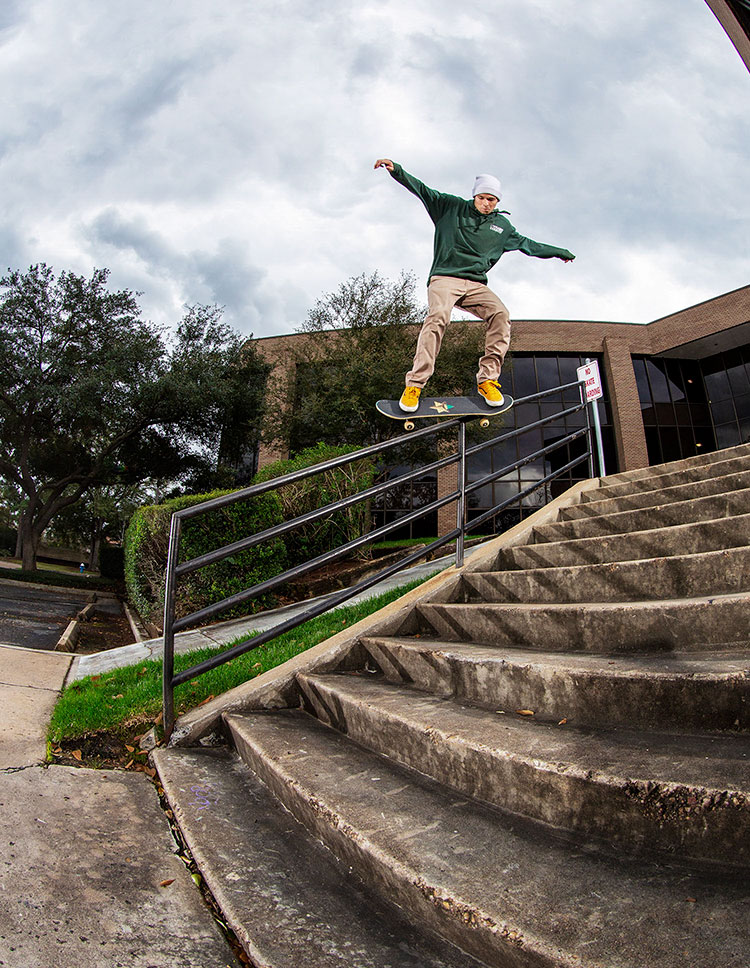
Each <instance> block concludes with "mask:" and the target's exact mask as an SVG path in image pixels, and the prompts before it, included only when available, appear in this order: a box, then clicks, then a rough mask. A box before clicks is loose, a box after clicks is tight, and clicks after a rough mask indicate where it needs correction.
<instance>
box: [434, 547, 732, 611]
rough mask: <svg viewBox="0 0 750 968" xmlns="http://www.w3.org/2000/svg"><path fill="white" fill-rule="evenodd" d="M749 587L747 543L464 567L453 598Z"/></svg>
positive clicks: (633, 596) (609, 596) (612, 596)
mask: <svg viewBox="0 0 750 968" xmlns="http://www.w3.org/2000/svg"><path fill="white" fill-rule="evenodd" d="M740 591H750V547H748V546H744V547H741V548H730V549H725V550H722V551H707V552H704V553H702V554H696V555H675V556H674V557H672V558H646V559H640V560H636V561H623V562H607V563H605V564H598V565H568V566H565V567H561V568H529V569H526V570H524V571H491V572H464V573H463V575H462V576H461V581H460V582H458V583H456V586H455V590H454V592H453V596H454V597H453V599H452V600H453V601H459V602H460V601H464V602H478V601H485V602H505V603H508V604H510V603H514V602H528V603H531V602H537V603H539V602H628V601H633V600H639V601H644V600H647V599H665V598H688V597H691V596H694V595H701V596H705V595H709V594H718V595H721V594H730V593H732V592H740Z"/></svg>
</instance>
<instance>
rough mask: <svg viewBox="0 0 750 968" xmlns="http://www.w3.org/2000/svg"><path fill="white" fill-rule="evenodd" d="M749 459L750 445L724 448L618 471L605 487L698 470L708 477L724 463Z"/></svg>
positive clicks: (608, 478)
mask: <svg viewBox="0 0 750 968" xmlns="http://www.w3.org/2000/svg"><path fill="white" fill-rule="evenodd" d="M743 457H750V444H737V445H736V446H735V447H725V448H723V449H722V450H716V451H710V452H709V453H707V454H696V455H695V456H694V457H684V458H682V459H681V460H674V461H669V462H667V463H665V464H654V465H651V466H650V467H637V468H635V469H634V470H630V471H620V472H619V473H617V474H610V475H608V476H607V477H605V478H604V480H605V481H606V483H607V485H610V484H622V483H627V482H630V481H639V480H642V479H644V478H655V477H663V476H664V475H666V474H679V473H683V472H687V473H692V472H693V471H694V470H698V472H699V473H700V474H704V475H706V476H710V475H711V474H713V473H721V471H715V470H714V468H715V467H716V466H717V465H719V464H723V463H724V462H725V461H729V460H734V459H735V458H743Z"/></svg>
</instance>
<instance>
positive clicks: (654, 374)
mask: <svg viewBox="0 0 750 968" xmlns="http://www.w3.org/2000/svg"><path fill="white" fill-rule="evenodd" d="M660 363H661V367H663V365H664V363H663V361H661V360H647V361H646V371H647V373H648V380H649V383H650V384H651V399H652V400H653V401H654V403H669V401H670V396H669V382H668V380H667V378H666V376H665V375H664V373H663V372H662V368H661V367H660V366H659V364H660Z"/></svg>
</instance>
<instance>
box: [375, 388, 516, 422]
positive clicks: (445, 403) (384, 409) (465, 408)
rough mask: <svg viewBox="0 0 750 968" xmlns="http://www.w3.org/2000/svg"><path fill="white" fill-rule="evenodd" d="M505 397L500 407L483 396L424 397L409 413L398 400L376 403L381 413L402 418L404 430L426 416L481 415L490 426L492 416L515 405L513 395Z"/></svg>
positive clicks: (394, 417)
mask: <svg viewBox="0 0 750 968" xmlns="http://www.w3.org/2000/svg"><path fill="white" fill-rule="evenodd" d="M503 396H504V397H505V399H504V400H503V403H502V405H501V406H499V407H491V406H490V405H489V404H488V403H485V401H484V400H483V399H482V398H481V397H423V398H422V399H421V400H420V401H419V406H418V407H417V409H416V410H414V411H413V412H412V413H407V412H406V411H405V410H402V409H401V407H399V405H398V400H378V402H377V403H376V404H375V406H376V408H377V409H378V410H379V411H380V413H382V414H384V415H385V416H386V417H390V418H391V420H401V421H403V424H404V430H414V421H415V420H422V419H424V418H425V417H480V418H481V420H480V422H479V424H480V426H481V427H488V426H489V423H490V420H489V418H490V417H496V416H497V415H498V414H500V413H505V412H506V410H510V408H511V407H512V406H513V397H509V396H508V394H507V393H506V394H503Z"/></svg>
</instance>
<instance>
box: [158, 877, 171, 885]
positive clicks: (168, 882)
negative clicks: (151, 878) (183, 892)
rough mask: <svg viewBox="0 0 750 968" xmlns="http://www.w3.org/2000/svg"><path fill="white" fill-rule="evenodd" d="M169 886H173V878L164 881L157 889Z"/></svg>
mask: <svg viewBox="0 0 750 968" xmlns="http://www.w3.org/2000/svg"><path fill="white" fill-rule="evenodd" d="M170 884H174V877H170V878H168V879H167V880H166V881H162V882H161V884H159V887H169V885H170Z"/></svg>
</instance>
